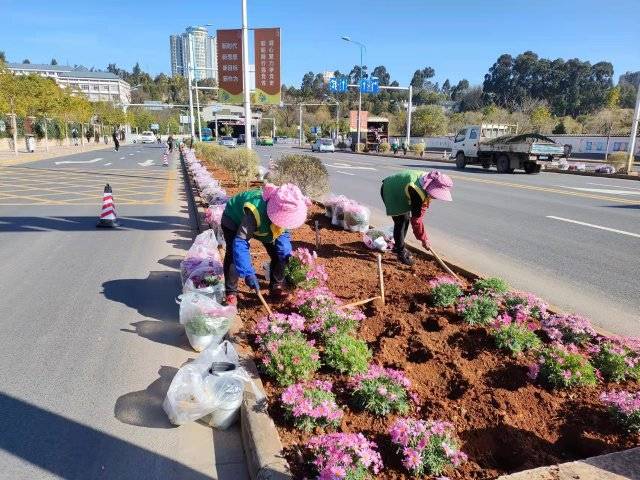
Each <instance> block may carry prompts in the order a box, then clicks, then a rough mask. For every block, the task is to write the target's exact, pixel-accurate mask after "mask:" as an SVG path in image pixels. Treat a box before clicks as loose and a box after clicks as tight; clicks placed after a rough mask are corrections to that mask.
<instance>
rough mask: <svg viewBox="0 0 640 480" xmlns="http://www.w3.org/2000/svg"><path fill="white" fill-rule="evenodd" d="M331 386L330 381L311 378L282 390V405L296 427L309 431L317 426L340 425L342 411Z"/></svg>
mask: <svg viewBox="0 0 640 480" xmlns="http://www.w3.org/2000/svg"><path fill="white" fill-rule="evenodd" d="M332 388H333V385H332V383H331V382H326V381H322V380H312V381H309V382H304V383H296V384H295V385H291V386H290V387H287V389H286V390H285V391H284V392H282V395H281V396H280V401H281V402H282V407H283V409H284V411H285V413H286V415H287V417H288V418H289V419H291V420H292V421H293V425H294V426H295V427H296V428H299V429H300V430H304V431H305V432H310V431H312V430H313V429H315V428H317V427H321V428H322V427H337V426H339V425H340V419H341V418H342V415H343V413H342V410H341V409H340V407H338V405H337V404H336V396H335V395H334V394H333V392H332V391H331V389H332Z"/></svg>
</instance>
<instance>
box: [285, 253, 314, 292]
mask: <svg viewBox="0 0 640 480" xmlns="http://www.w3.org/2000/svg"><path fill="white" fill-rule="evenodd" d="M307 273H309V267H308V266H307V265H305V264H304V263H302V261H301V260H300V259H299V258H297V257H295V256H293V255H292V256H291V257H289V260H287V263H286V265H285V267H284V278H285V279H286V281H287V282H288V283H289V284H291V285H293V286H294V287H297V286H299V285H301V284H302V283H303V282H305V281H306V280H307Z"/></svg>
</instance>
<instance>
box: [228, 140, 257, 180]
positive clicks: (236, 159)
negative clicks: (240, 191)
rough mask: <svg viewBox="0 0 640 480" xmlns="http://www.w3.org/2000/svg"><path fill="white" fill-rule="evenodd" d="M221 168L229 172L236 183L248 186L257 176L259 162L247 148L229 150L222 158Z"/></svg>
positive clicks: (252, 151) (254, 153)
mask: <svg viewBox="0 0 640 480" xmlns="http://www.w3.org/2000/svg"><path fill="white" fill-rule="evenodd" d="M222 162H223V167H224V168H225V169H226V170H227V171H228V172H229V174H230V175H231V176H232V177H233V180H234V181H235V182H236V185H240V184H241V183H244V184H247V185H248V184H249V182H250V181H252V180H253V179H255V178H256V176H257V175H258V167H259V166H260V160H259V159H258V154H257V153H256V152H255V151H254V150H248V149H247V148H230V149H227V150H226V151H225V154H224V156H223V160H222Z"/></svg>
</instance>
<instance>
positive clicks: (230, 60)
mask: <svg viewBox="0 0 640 480" xmlns="http://www.w3.org/2000/svg"><path fill="white" fill-rule="evenodd" d="M216 44H217V57H218V88H219V90H218V101H220V102H222V103H242V101H243V97H242V93H243V81H242V30H241V29H239V28H238V29H233V30H218V31H217V36H216Z"/></svg>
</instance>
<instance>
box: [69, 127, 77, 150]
mask: <svg viewBox="0 0 640 480" xmlns="http://www.w3.org/2000/svg"><path fill="white" fill-rule="evenodd" d="M71 138H72V139H73V144H74V145H75V146H76V147H77V146H78V129H77V128H74V129H73V130H71Z"/></svg>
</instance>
